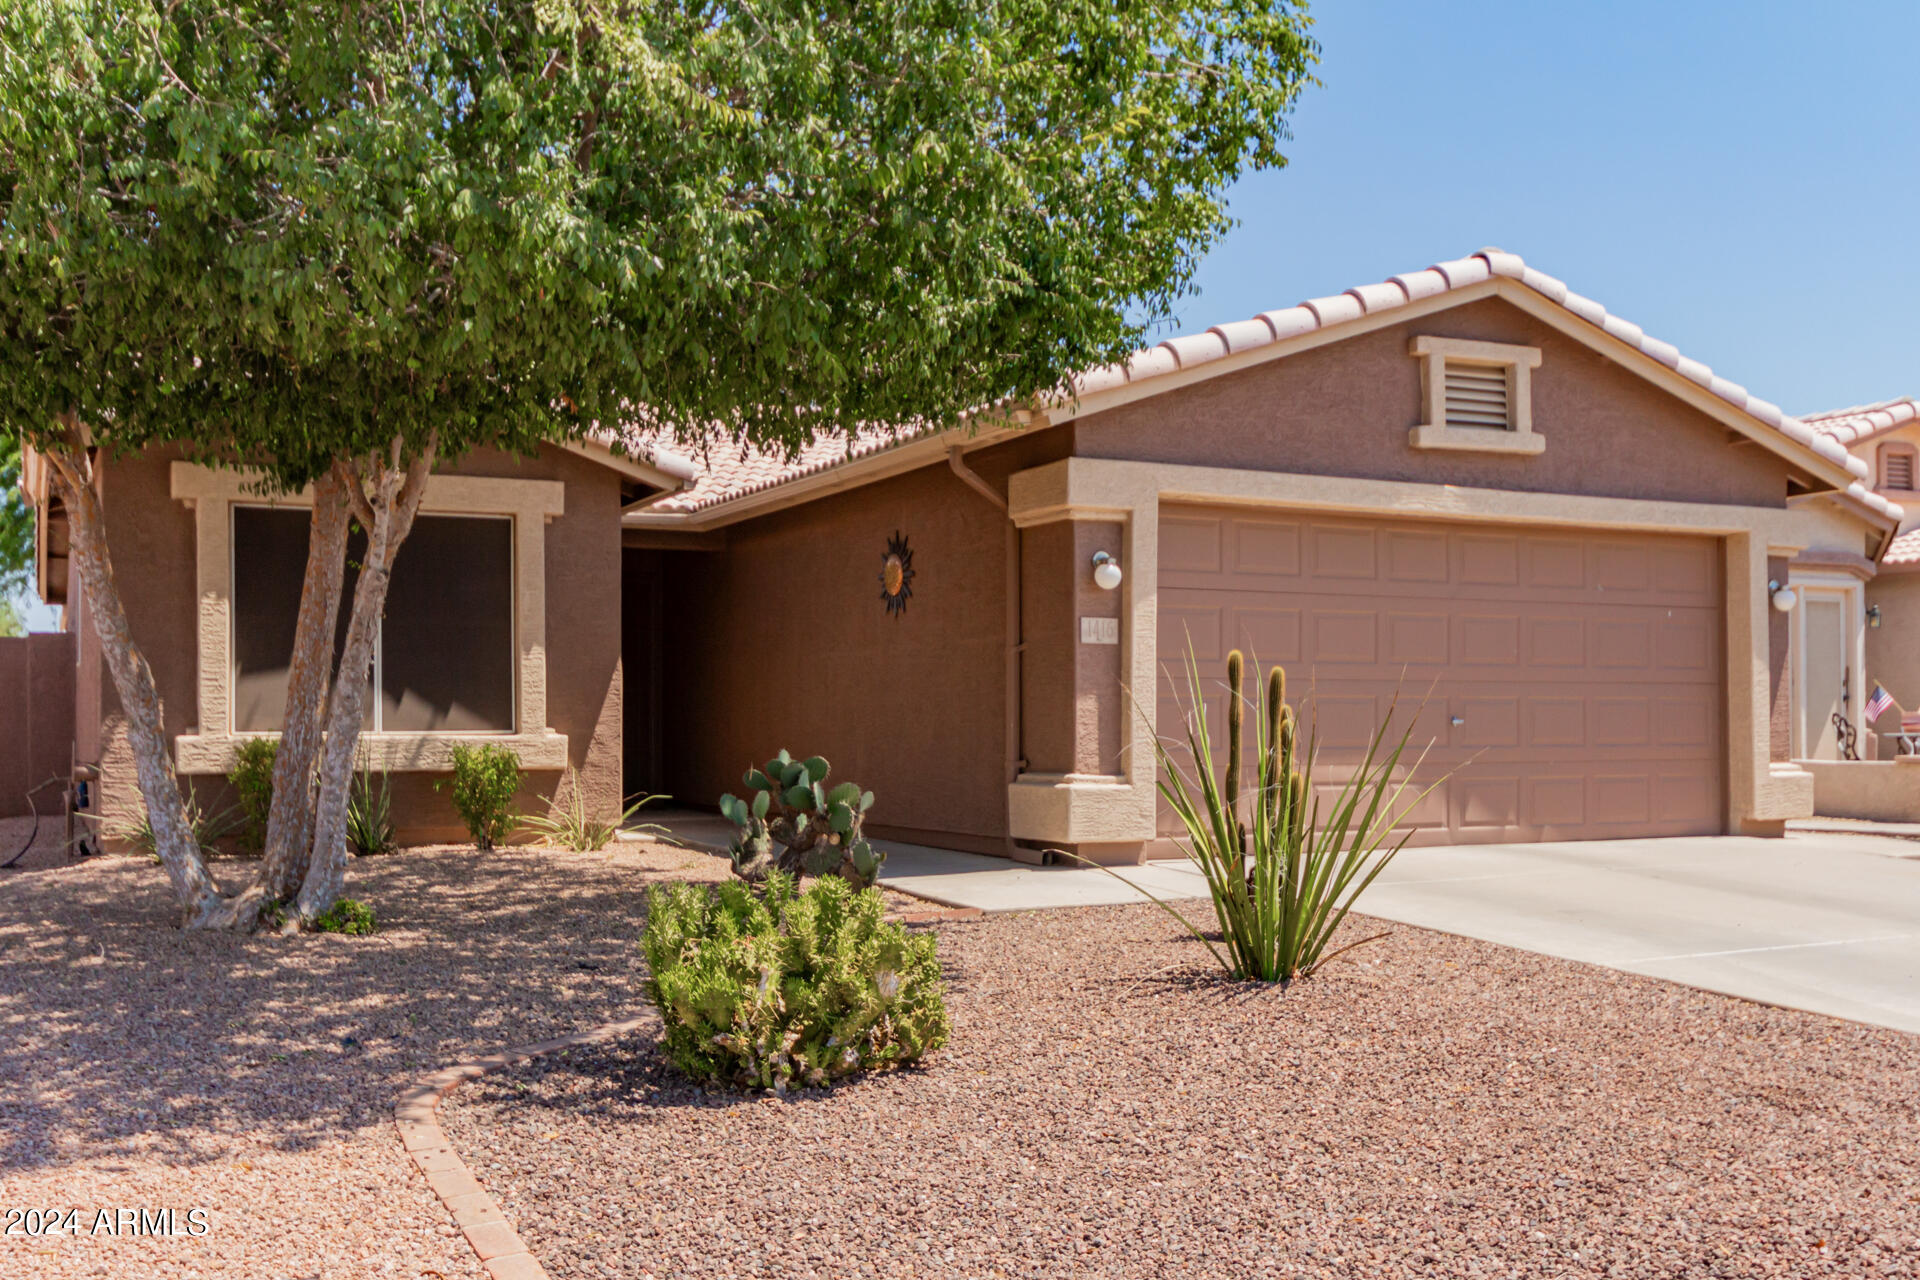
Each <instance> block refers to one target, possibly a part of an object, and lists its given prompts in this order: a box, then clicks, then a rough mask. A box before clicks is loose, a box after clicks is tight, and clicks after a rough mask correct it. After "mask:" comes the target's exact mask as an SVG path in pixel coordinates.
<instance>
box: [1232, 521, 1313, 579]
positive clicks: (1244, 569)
mask: <svg viewBox="0 0 1920 1280" xmlns="http://www.w3.org/2000/svg"><path fill="white" fill-rule="evenodd" d="M1232 542H1233V569H1234V572H1236V573H1243V574H1257V575H1259V576H1261V577H1298V576H1299V574H1300V526H1299V525H1298V524H1296V523H1292V522H1281V521H1276V520H1236V521H1234V522H1233V537H1232Z"/></svg>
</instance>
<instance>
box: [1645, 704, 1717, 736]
mask: <svg viewBox="0 0 1920 1280" xmlns="http://www.w3.org/2000/svg"><path fill="white" fill-rule="evenodd" d="M1718 714H1719V707H1718V706H1717V705H1716V704H1715V701H1714V699H1712V698H1711V697H1709V696H1707V695H1706V694H1705V693H1698V694H1694V695H1691V696H1685V695H1680V696H1667V697H1658V698H1655V699H1654V700H1653V739H1654V742H1655V743H1657V744H1658V745H1660V746H1663V747H1699V748H1707V747H1711V746H1713V744H1714V739H1715V738H1716V737H1717V736H1718V735H1717V734H1715V732H1714V718H1715V717H1716V716H1717V715H1718Z"/></svg>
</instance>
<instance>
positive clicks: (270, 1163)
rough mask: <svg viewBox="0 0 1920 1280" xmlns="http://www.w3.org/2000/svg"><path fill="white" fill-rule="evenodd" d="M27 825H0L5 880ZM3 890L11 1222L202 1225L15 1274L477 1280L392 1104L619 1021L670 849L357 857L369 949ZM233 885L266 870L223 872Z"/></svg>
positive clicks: (23, 1253) (697, 863) (29, 863)
mask: <svg viewBox="0 0 1920 1280" xmlns="http://www.w3.org/2000/svg"><path fill="white" fill-rule="evenodd" d="M27 825H28V824H27V823H26V822H24V821H19V820H8V821H4V822H0V858H4V857H5V856H7V855H10V854H11V853H12V852H13V851H14V850H15V849H17V848H18V847H19V842H20V841H21V840H22V839H24V838H25V836H26V833H27ZM22 865H23V866H25V867H28V868H31V869H28V870H24V871H21V870H14V871H6V872H0V1210H4V1209H5V1208H9V1207H16V1206H17V1207H23V1208H29V1207H44V1208H52V1207H58V1208H60V1209H62V1210H65V1209H69V1208H79V1209H81V1210H83V1213H84V1215H87V1220H88V1221H90V1220H91V1219H90V1215H91V1214H92V1213H93V1211H94V1210H95V1209H98V1208H109V1209H117V1208H134V1209H164V1208H174V1209H176V1210H178V1211H179V1212H180V1214H181V1223H180V1225H181V1228H182V1229H184V1228H185V1221H184V1214H185V1211H186V1210H188V1209H191V1208H206V1209H209V1210H210V1211H211V1228H212V1229H211V1231H210V1232H209V1233H208V1234H207V1235H206V1236H204V1237H203V1238H200V1239H189V1238H184V1237H175V1238H173V1239H168V1240H155V1239H136V1238H131V1237H120V1238H113V1237H105V1236H98V1237H86V1236H82V1237H80V1238H69V1237H52V1238H39V1239H23V1238H19V1237H13V1238H0V1277H6V1278H7V1280H12V1278H13V1277H21V1278H22V1280H25V1278H27V1277H33V1278H34V1280H42V1278H46V1280H53V1278H55V1277H66V1276H88V1277H92V1276H109V1277H128V1278H129V1280H136V1278H137V1280H155V1278H164V1277H171V1276H179V1277H188V1276H203V1277H216V1276H217V1277H223V1278H224V1277H234V1278H236V1280H310V1278H314V1277H324V1278H327V1280H332V1278H334V1277H338V1278H339V1280H363V1278H367V1277H385V1276H395V1277H442V1278H444V1280H452V1278H454V1277H479V1276H481V1275H482V1272H481V1270H480V1267H479V1265H478V1263H476V1262H475V1261H474V1258H473V1254H472V1252H471V1250H470V1249H469V1248H468V1246H467V1243H466V1241H465V1240H464V1239H462V1238H461V1237H460V1236H459V1235H458V1234H457V1233H456V1232H455V1230H454V1228H453V1226H452V1223H451V1222H450V1221H449V1220H448V1217H447V1214H446V1212H445V1210H444V1209H443V1208H442V1207H441V1205H440V1203H439V1201H438V1200H436V1199H435V1198H434V1196H433V1194H432V1192H430V1191H429V1190H428V1189H427V1187H426V1184H425V1183H424V1182H423V1181H422V1180H421V1178H420V1176H419V1174H417V1173H415V1172H414V1171H413V1168H412V1166H411V1165H410V1164H409V1163H408V1161H407V1158H406V1156H405V1155H404V1154H403V1153H402V1151H401V1149H400V1144H399V1142H398V1141H397V1140H396V1138H395V1135H394V1128H393V1102H394V1099H395V1097H396V1096H397V1095H398V1094H399V1093H400V1091H401V1090H402V1089H403V1088H405V1087H406V1086H407V1085H408V1084H410V1083H411V1082H412V1080H413V1079H414V1078H415V1077H417V1076H419V1075H421V1074H424V1073H426V1072H429V1071H432V1070H435V1069H438V1068H440V1067H443V1066H446V1065H447V1064H449V1063H451V1062H454V1061H457V1060H459V1059H461V1058H463V1057H469V1056H472V1054H474V1053H475V1052H478V1051H484V1050H489V1049H493V1048H497V1047H500V1046H503V1045H508V1044H520V1043H525V1042H528V1041H533V1040H539V1039H542V1038H545V1037H548V1036H554V1035H560V1034H564V1033H566V1032H569V1031H574V1030H577V1029H580V1028H584V1027H588V1026H592V1025H594V1024H597V1023H600V1022H605V1021H607V1020H609V1019H612V1018H617V1017H621V1016H627V1015H629V1014H630V1011H631V1010H632V1008H633V1007H634V1005H635V1003H636V999H637V993H638V991H639V985H640V981H641V979H642V977H643V976H644V973H643V967H642V966H641V965H640V963H639V958H638V953H637V950H636V948H635V947H634V945H633V940H634V938H635V937H636V936H637V933H638V928H639V920H638V916H639V910H640V902H641V894H642V890H643V886H644V885H645V884H646V883H648V882H651V881H656V880H660V879H665V878H669V877H672V878H701V879H717V878H720V877H721V876H723V875H724V874H725V869H726V864H725V863H724V862H722V861H720V860H718V859H713V858H707V857H704V856H702V855H698V854H689V853H686V852H682V851H677V850H668V849H664V848H660V847H658V846H627V845H621V846H615V847H614V848H613V849H612V850H610V851H609V852H606V853H601V854H569V853H552V852H546V851H538V852H502V853H497V854H491V855H485V856H482V855H479V854H476V853H474V852H473V851H472V850H471V849H440V850H409V851H407V852H405V853H401V854H395V855H391V856H388V857H382V858H365V859H360V860H357V861H356V862H355V863H354V864H353V866H352V868H351V869H350V872H349V882H348V893H349V894H351V895H352V896H354V897H357V898H360V899H362V900H364V901H366V902H368V903H370V904H371V905H372V906H373V907H374V909H375V910H376V911H377V912H378V913H379V916H380V921H381V925H382V927H381V930H380V932H379V933H377V934H375V935H373V936H372V937H369V938H340V937H333V936H308V937H298V938H279V937H256V938H232V937H210V936H204V935H191V936H189V935H185V934H182V933H181V932H179V931H178V930H176V929H173V928H171V927H169V926H170V923H171V920H172V913H171V911H170V909H169V899H168V897H167V894H166V887H165V885H164V883H163V881H162V879H161V875H160V871H159V868H158V867H155V866H152V865H150V864H147V863H144V862H139V861H134V860H129V859H118V858H109V859H99V860H95V861H92V862H88V863H85V864H82V865H79V866H69V865H67V864H66V863H65V861H64V858H63V857H62V856H61V855H60V854H59V852H58V851H57V850H56V849H55V848H54V847H53V846H52V843H51V842H50V841H48V842H44V843H43V845H42V846H41V847H40V848H37V849H36V850H35V851H34V852H33V853H32V854H30V855H29V856H28V858H26V859H24V860H23V862H22ZM218 865H219V870H220V872H221V874H222V875H223V876H225V877H227V878H230V879H236V880H238V879H242V878H243V877H244V876H246V875H248V874H250V868H249V867H246V866H241V865H239V864H234V863H221V864H218Z"/></svg>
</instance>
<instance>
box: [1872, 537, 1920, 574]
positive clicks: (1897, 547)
mask: <svg viewBox="0 0 1920 1280" xmlns="http://www.w3.org/2000/svg"><path fill="white" fill-rule="evenodd" d="M1880 563H1881V564H1883V565H1903V564H1920V529H1909V530H1907V531H1906V532H1905V533H1903V534H1901V535H1900V536H1899V537H1897V538H1895V539H1894V540H1893V541H1892V542H1890V543H1888V544H1887V554H1885V555H1883V556H1881V557H1880Z"/></svg>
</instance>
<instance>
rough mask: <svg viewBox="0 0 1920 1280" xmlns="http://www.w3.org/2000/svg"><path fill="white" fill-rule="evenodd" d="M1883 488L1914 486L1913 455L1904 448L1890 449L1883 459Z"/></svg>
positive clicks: (1881, 483) (1909, 487)
mask: <svg viewBox="0 0 1920 1280" xmlns="http://www.w3.org/2000/svg"><path fill="white" fill-rule="evenodd" d="M1880 469H1881V471H1882V472H1883V475H1882V477H1881V482H1880V487H1881V488H1882V489H1909V490H1910V489H1912V488H1913V455H1912V454H1911V453H1908V452H1907V451H1906V450H1904V449H1889V450H1887V452H1886V454H1885V456H1884V457H1883V458H1882V459H1881V468H1880Z"/></svg>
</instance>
